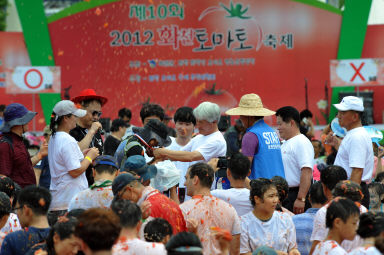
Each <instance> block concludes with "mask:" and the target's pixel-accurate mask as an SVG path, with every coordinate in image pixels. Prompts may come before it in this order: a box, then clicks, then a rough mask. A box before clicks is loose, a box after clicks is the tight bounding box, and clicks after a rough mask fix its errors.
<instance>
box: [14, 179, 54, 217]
mask: <svg viewBox="0 0 384 255" xmlns="http://www.w3.org/2000/svg"><path fill="white" fill-rule="evenodd" d="M17 200H18V204H19V206H20V207H22V206H24V205H26V206H28V207H29V208H31V210H32V212H33V213H34V214H35V215H47V213H48V209H49V206H50V204H51V200H52V196H51V193H49V190H47V189H46V188H44V187H40V186H34V185H31V186H27V187H25V188H23V189H22V190H21V191H20V194H19V196H18V199H17Z"/></svg>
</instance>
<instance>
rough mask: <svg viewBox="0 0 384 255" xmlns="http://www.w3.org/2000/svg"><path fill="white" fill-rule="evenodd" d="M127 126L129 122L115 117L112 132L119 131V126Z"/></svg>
mask: <svg viewBox="0 0 384 255" xmlns="http://www.w3.org/2000/svg"><path fill="white" fill-rule="evenodd" d="M126 126H127V123H125V121H124V120H122V119H114V120H113V121H112V125H111V130H110V131H111V132H117V131H119V128H120V127H126Z"/></svg>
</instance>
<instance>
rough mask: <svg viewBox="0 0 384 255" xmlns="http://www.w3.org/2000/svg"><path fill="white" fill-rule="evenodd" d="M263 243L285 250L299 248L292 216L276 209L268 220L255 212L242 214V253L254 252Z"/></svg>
mask: <svg viewBox="0 0 384 255" xmlns="http://www.w3.org/2000/svg"><path fill="white" fill-rule="evenodd" d="M262 245H267V246H269V247H272V248H273V249H275V250H279V251H283V252H289V251H290V250H291V249H293V248H297V244H296V229H295V225H294V224H293V221H292V218H291V216H289V215H288V214H286V213H280V212H277V211H275V212H274V213H273V215H272V218H271V219H269V220H268V221H266V222H264V221H261V220H259V219H258V218H257V217H256V216H255V215H254V214H253V212H249V213H247V214H245V215H243V216H241V236H240V253H247V252H253V251H254V250H256V249H257V248H258V247H259V246H262Z"/></svg>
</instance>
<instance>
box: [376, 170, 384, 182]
mask: <svg viewBox="0 0 384 255" xmlns="http://www.w3.org/2000/svg"><path fill="white" fill-rule="evenodd" d="M383 180H384V172H381V173H378V174H377V175H376V178H375V182H382V181H383Z"/></svg>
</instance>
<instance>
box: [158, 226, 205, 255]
mask: <svg viewBox="0 0 384 255" xmlns="http://www.w3.org/2000/svg"><path fill="white" fill-rule="evenodd" d="M188 248H189V249H190V250H191V251H188ZM199 248H201V250H200V249H199ZM165 249H166V250H167V254H168V255H203V250H202V249H203V245H202V244H201V242H200V239H199V237H198V236H197V235H196V234H194V233H191V232H180V233H178V234H177V235H174V236H172V237H171V239H170V240H169V242H168V243H167V244H166V245H165ZM192 249H193V250H192ZM198 250H200V251H198Z"/></svg>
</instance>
